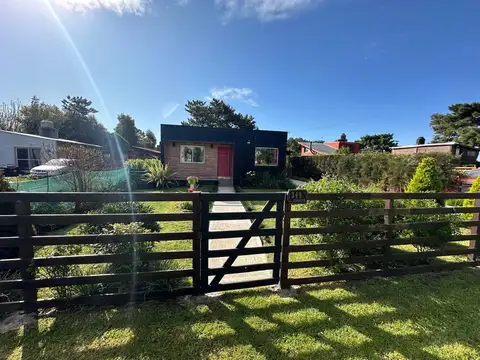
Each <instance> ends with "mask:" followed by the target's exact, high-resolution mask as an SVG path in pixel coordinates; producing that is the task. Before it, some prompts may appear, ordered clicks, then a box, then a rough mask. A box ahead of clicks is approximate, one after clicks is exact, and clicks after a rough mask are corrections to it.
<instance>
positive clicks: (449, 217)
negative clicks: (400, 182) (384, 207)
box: [395, 199, 461, 251]
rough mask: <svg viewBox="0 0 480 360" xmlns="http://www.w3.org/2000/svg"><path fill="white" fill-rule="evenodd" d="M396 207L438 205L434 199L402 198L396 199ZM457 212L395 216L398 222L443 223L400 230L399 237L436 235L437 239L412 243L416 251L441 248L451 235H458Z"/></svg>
mask: <svg viewBox="0 0 480 360" xmlns="http://www.w3.org/2000/svg"><path fill="white" fill-rule="evenodd" d="M395 206H396V207H399V208H438V207H440V205H439V204H438V202H437V201H436V200H426V199H422V200H404V201H397V202H396V203H395ZM460 220H461V216H460V215H459V214H419V215H403V216H397V217H396V221H398V222H400V223H416V222H442V223H444V225H441V226H439V227H436V228H434V229H407V230H404V231H402V232H400V237H402V238H410V237H438V240H436V241H432V242H429V243H424V244H413V246H414V247H415V248H416V249H417V251H426V250H441V249H443V248H444V247H445V246H446V245H447V244H448V239H449V238H450V237H451V236H455V235H460V233H461V231H460Z"/></svg>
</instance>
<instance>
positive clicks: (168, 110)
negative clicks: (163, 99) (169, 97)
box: [162, 103, 180, 119]
mask: <svg viewBox="0 0 480 360" xmlns="http://www.w3.org/2000/svg"><path fill="white" fill-rule="evenodd" d="M179 106H180V104H179V103H170V104H167V105H166V106H164V107H163V109H162V114H163V118H164V119H166V118H168V117H169V116H170V115H172V114H173V113H174V112H175V110H177V109H178V107H179Z"/></svg>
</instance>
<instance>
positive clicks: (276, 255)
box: [273, 199, 285, 282]
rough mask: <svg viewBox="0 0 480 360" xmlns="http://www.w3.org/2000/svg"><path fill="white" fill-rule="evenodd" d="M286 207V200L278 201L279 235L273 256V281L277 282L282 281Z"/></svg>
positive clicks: (276, 235)
mask: <svg viewBox="0 0 480 360" xmlns="http://www.w3.org/2000/svg"><path fill="white" fill-rule="evenodd" d="M284 206H285V199H282V200H278V201H277V211H276V215H277V217H276V218H275V229H276V230H277V233H276V234H275V253H274V255H273V263H274V264H275V267H274V268H273V279H274V280H276V281H277V282H278V281H280V267H281V262H282V258H281V256H282V234H283V219H284V211H283V210H284Z"/></svg>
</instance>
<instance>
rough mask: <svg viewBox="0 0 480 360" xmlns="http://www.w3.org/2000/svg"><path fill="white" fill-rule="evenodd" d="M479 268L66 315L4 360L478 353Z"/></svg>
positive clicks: (4, 339)
mask: <svg viewBox="0 0 480 360" xmlns="http://www.w3.org/2000/svg"><path fill="white" fill-rule="evenodd" d="M479 271H480V270H478V269H470V270H462V271H455V272H446V273H442V274H428V275H425V274H424V275H412V276H408V277H401V278H394V279H371V280H368V281H352V282H349V283H333V284H324V285H316V286H314V287H305V288H302V289H301V291H300V294H299V296H298V298H297V299H290V298H281V297H280V296H278V295H277V294H274V293H272V292H270V291H269V290H267V289H256V290H248V291H241V292H230V293H227V294H225V295H223V296H222V297H221V298H220V299H217V300H215V301H213V302H211V303H209V304H207V305H187V304H181V303H179V302H173V301H172V302H150V303H146V304H142V305H134V306H125V307H118V308H109V309H107V308H106V309H91V310H87V309H85V310H78V311H73V310H72V311H68V312H58V313H53V314H52V315H50V316H48V317H45V318H42V319H41V320H40V321H39V332H38V333H33V332H26V333H25V334H23V331H22V330H18V331H11V332H9V333H6V334H0V354H1V357H2V359H9V360H14V359H64V358H68V359H71V360H74V359H83V360H89V359H95V360H98V359H172V360H177V359H216V360H222V359H225V360H237V359H238V360H240V359H241V360H253V359H273V360H282V359H315V360H316V359H328V360H330V359H333V360H334V359H358V360H359V359H378V360H380V359H390V360H392V359H432V360H433V359H448V360H453V359H458V360H460V359H461V360H464V359H479V358H480V348H479V346H478V339H480V317H479V316H478V314H479V313H480V304H479V302H478V299H479V298H480V281H478V280H479V276H480V273H479Z"/></svg>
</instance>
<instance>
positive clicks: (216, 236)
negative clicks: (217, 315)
mask: <svg viewBox="0 0 480 360" xmlns="http://www.w3.org/2000/svg"><path fill="white" fill-rule="evenodd" d="M214 201H216V202H217V204H219V203H220V204H221V203H222V202H224V203H225V205H233V206H235V204H238V205H240V204H241V202H240V201H254V202H264V203H265V205H264V206H263V208H262V210H261V211H250V212H249V211H247V212H242V211H239V212H215V213H213V212H211V211H210V203H211V202H214ZM284 201H285V194H284V193H248V194H246V193H243V194H242V193H232V194H202V205H201V206H202V209H201V211H200V212H201V214H202V215H201V219H202V220H201V229H202V236H201V238H202V241H201V256H200V258H201V291H202V292H203V293H208V292H214V291H221V290H232V289H243V288H250V287H255V286H264V285H274V284H278V283H279V281H280V256H281V251H282V221H283V216H284V211H283V209H284ZM266 219H273V220H274V222H273V223H270V225H271V226H269V227H267V228H266V227H265V226H267V225H268V224H267V225H266V224H265V220H266ZM238 220H250V221H251V224H250V227H249V228H248V229H245V230H227V231H211V230H212V224H213V221H215V222H225V221H238ZM253 237H260V239H261V241H262V243H261V244H257V245H260V246H253V247H252V246H251V245H250V244H249V242H250V241H252V240H253V239H252V238H253ZM266 237H269V238H273V241H271V242H269V243H268V244H267V243H266V240H265V239H266ZM231 239H235V240H234V241H231ZM227 241H229V242H231V243H233V247H231V248H224V247H223V246H222V242H227ZM213 242H216V243H217V244H218V245H219V246H218V247H221V249H212V243H213ZM259 254H268V255H267V259H268V260H267V261H266V262H259V263H253V264H251V263H249V264H248V265H238V264H237V263H236V262H238V260H240V257H242V256H253V255H259ZM219 258H220V259H222V260H223V261H220V263H222V265H221V266H212V263H213V262H217V263H219V261H212V260H213V259H219ZM260 271H262V275H263V276H253V277H252V275H250V276H249V275H247V274H245V273H252V272H260ZM267 271H268V276H265V275H266V274H267ZM270 272H271V273H270ZM240 273H243V274H245V278H247V280H245V279H239V278H237V277H234V276H228V275H232V274H240ZM257 274H258V273H257ZM249 277H251V279H250V280H249V279H248V278H249ZM225 280H227V281H225Z"/></svg>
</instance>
